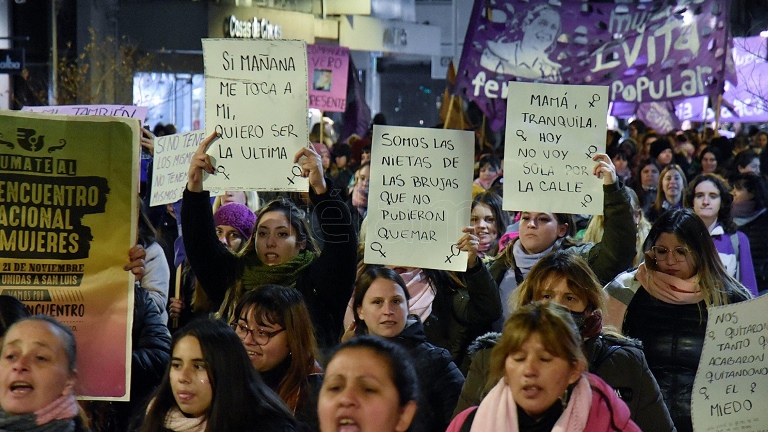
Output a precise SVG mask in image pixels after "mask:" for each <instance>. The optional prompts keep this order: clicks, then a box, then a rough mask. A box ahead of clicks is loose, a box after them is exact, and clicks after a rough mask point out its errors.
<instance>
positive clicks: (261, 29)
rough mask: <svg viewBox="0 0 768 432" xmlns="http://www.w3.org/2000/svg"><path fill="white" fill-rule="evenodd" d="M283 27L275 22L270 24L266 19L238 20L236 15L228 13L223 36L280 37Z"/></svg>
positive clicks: (246, 37)
mask: <svg viewBox="0 0 768 432" xmlns="http://www.w3.org/2000/svg"><path fill="white" fill-rule="evenodd" d="M282 33H283V29H282V27H281V26H279V25H277V24H272V23H271V22H270V21H269V20H268V19H266V18H262V19H259V18H258V17H253V18H251V19H250V20H246V21H240V20H239V19H237V17H236V16H234V15H230V17H229V18H227V20H226V21H225V22H224V36H225V37H232V38H243V39H281V38H282Z"/></svg>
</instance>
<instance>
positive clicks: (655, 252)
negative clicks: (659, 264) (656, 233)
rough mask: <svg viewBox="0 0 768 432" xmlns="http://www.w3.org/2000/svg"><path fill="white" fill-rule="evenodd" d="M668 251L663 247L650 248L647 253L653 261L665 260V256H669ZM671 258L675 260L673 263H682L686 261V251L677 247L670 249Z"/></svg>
mask: <svg viewBox="0 0 768 432" xmlns="http://www.w3.org/2000/svg"><path fill="white" fill-rule="evenodd" d="M669 251H670V250H669V249H668V248H666V247H664V246H651V250H650V251H649V253H650V254H651V255H652V256H653V258H654V259H655V260H657V261H658V260H662V261H664V260H666V259H667V256H668V255H669ZM672 256H673V257H674V258H675V261H677V262H683V261H686V260H687V259H688V249H686V248H684V247H682V246H678V247H676V248H674V249H672Z"/></svg>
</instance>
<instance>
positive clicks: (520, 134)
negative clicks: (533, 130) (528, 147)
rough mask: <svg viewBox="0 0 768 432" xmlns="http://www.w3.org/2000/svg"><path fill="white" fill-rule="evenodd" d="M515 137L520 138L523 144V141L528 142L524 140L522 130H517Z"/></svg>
mask: <svg viewBox="0 0 768 432" xmlns="http://www.w3.org/2000/svg"><path fill="white" fill-rule="evenodd" d="M515 135H517V136H519V137H520V138H522V139H523V141H524V142H525V141H528V140H527V139H526V138H525V134H524V133H523V131H522V130H520V129H518V130H517V133H516V134H515Z"/></svg>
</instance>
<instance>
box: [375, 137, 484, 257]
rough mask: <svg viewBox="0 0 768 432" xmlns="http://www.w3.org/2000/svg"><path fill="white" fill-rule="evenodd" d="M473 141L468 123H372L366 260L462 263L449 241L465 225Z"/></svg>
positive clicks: (460, 232)
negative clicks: (462, 127)
mask: <svg viewBox="0 0 768 432" xmlns="http://www.w3.org/2000/svg"><path fill="white" fill-rule="evenodd" d="M474 142H475V137H474V135H473V133H472V132H470V131H457V130H450V129H424V128H410V127H395V126H379V125H375V126H374V129H373V143H372V149H371V150H372V151H371V154H373V155H374V157H373V159H372V160H371V178H370V186H369V191H370V195H369V199H368V216H367V219H368V222H367V224H368V228H367V231H366V234H365V256H364V261H365V262H366V263H369V264H385V265H386V264H389V265H400V266H408V267H420V268H432V269H443V270H456V271H464V270H466V268H467V253H466V252H461V251H459V249H458V247H457V246H456V242H457V241H458V240H459V238H460V237H461V236H462V235H463V233H462V231H461V229H462V228H464V227H465V226H468V225H469V216H470V204H471V202H472V169H473V167H472V165H473V163H472V161H473V153H474ZM417 245H418V246H417ZM415 246H417V247H418V253H415V252H414V247H415Z"/></svg>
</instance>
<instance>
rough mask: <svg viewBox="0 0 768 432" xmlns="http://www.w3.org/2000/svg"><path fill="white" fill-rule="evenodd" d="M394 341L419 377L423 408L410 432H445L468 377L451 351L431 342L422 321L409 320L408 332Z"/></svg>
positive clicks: (419, 404) (420, 402) (421, 405)
mask: <svg viewBox="0 0 768 432" xmlns="http://www.w3.org/2000/svg"><path fill="white" fill-rule="evenodd" d="M392 340H393V341H394V342H396V343H397V344H399V345H400V346H402V347H403V348H405V349H406V350H408V352H409V353H410V354H411V357H413V361H414V366H415V369H416V375H417V376H418V377H419V390H420V395H419V401H418V407H419V408H418V410H417V411H416V417H415V418H414V420H413V423H412V424H411V428H410V429H409V430H410V431H411V432H425V431H429V432H443V431H445V429H446V428H447V427H448V424H449V423H450V421H451V416H452V414H453V408H454V407H455V406H456V400H457V399H458V398H459V393H460V392H461V386H462V385H463V384H464V375H462V374H461V372H460V371H459V369H458V368H457V367H456V364H455V363H454V362H453V359H452V358H451V355H450V354H449V353H448V351H447V350H445V349H444V348H440V347H437V346H435V345H432V344H431V343H429V342H427V336H426V334H424V327H423V326H422V325H421V321H420V320H419V319H418V317H415V316H411V317H409V318H408V323H407V324H406V327H405V329H403V331H402V332H400V334H399V335H397V336H396V337H394V338H393V339H392Z"/></svg>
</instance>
